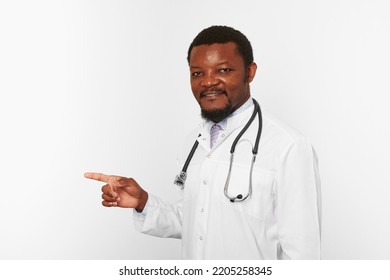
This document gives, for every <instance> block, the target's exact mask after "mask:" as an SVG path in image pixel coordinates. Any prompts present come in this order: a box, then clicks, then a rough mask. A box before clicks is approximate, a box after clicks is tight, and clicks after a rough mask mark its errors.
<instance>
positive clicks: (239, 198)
mask: <svg viewBox="0 0 390 280" xmlns="http://www.w3.org/2000/svg"><path fill="white" fill-rule="evenodd" d="M252 100H253V104H254V105H255V108H254V109H253V113H252V116H251V117H250V119H249V120H248V122H247V123H246V125H245V126H244V128H243V129H242V130H241V131H240V133H239V134H238V135H237V137H236V139H234V141H233V144H232V147H231V148H230V165H229V173H228V176H227V178H226V183H225V188H224V194H225V196H226V197H227V198H228V199H229V200H230V202H236V201H237V202H241V201H244V200H245V199H247V198H248V197H249V196H251V195H252V172H253V165H254V163H255V161H256V156H257V151H258V148H259V142H260V135H261V130H262V127H263V118H262V116H261V109H260V105H259V103H257V101H256V100H255V99H253V98H252ZM256 114H257V115H259V128H258V130H257V136H256V142H255V145H254V146H253V149H252V155H253V156H252V162H251V168H250V175H249V189H248V193H247V194H246V195H245V196H243V195H242V194H239V195H237V196H229V182H230V175H231V172H232V166H233V160H234V152H235V149H236V145H237V143H238V141H239V140H240V138H241V136H242V135H243V134H244V133H245V131H246V130H247V129H248V127H249V126H250V125H251V124H252V122H253V120H254V119H255V117H256ZM199 136H200V134H199V135H198V137H199ZM198 144H199V142H198V140H196V141H195V143H194V145H193V146H192V148H191V151H190V153H189V154H188V157H187V159H186V161H185V163H184V166H183V169H182V170H181V172H180V174H179V175H177V176H176V178H175V181H174V184H175V185H178V186H179V187H181V189H184V184H185V181H186V178H187V168H188V165H189V164H190V162H191V159H192V157H193V156H194V153H195V151H196V148H197V147H198Z"/></svg>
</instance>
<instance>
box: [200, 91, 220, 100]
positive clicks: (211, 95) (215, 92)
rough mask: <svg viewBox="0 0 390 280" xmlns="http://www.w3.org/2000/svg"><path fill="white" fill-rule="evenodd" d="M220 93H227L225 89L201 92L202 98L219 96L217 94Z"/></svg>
mask: <svg viewBox="0 0 390 280" xmlns="http://www.w3.org/2000/svg"><path fill="white" fill-rule="evenodd" d="M220 94H226V92H225V91H223V90H218V91H209V92H201V94H200V98H203V97H214V96H217V95H220Z"/></svg>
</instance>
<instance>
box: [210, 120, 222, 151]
mask: <svg viewBox="0 0 390 280" xmlns="http://www.w3.org/2000/svg"><path fill="white" fill-rule="evenodd" d="M220 130H221V126H220V125H219V124H214V125H213V126H212V127H211V129H210V148H211V149H212V148H213V146H214V143H215V141H217V138H218V134H219V131H220Z"/></svg>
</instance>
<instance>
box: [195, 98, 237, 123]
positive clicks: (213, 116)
mask: <svg viewBox="0 0 390 280" xmlns="http://www.w3.org/2000/svg"><path fill="white" fill-rule="evenodd" d="M233 111H234V110H233V108H232V105H231V103H230V102H229V103H228V104H227V105H226V106H225V107H223V108H221V109H210V110H207V109H203V108H201V114H202V118H204V119H206V120H209V121H212V122H214V123H219V122H220V121H222V120H223V119H225V118H227V117H228V116H230V115H231V114H232V113H233Z"/></svg>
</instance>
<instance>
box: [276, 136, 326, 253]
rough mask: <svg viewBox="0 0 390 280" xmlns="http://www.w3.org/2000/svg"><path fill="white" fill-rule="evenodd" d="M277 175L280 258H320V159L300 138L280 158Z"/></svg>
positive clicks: (309, 145)
mask: <svg viewBox="0 0 390 280" xmlns="http://www.w3.org/2000/svg"><path fill="white" fill-rule="evenodd" d="M279 167H280V168H279V170H278V174H277V178H276V207H275V214H276V218H277V224H278V238H279V246H278V247H279V248H278V249H279V250H278V258H279V259H319V258H320V232H321V193H320V179H319V173H318V160H317V156H316V154H315V152H314V149H313V148H312V146H311V144H310V143H309V142H307V141H306V140H305V139H303V138H301V139H298V140H296V141H294V143H293V144H292V145H290V146H289V147H288V148H287V149H286V151H285V152H284V153H283V155H282V157H281V158H280V165H279Z"/></svg>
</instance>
